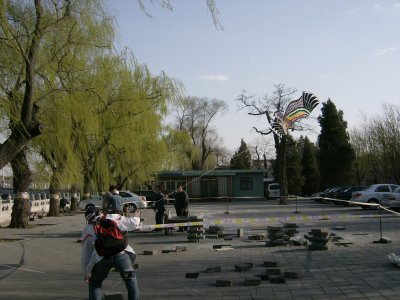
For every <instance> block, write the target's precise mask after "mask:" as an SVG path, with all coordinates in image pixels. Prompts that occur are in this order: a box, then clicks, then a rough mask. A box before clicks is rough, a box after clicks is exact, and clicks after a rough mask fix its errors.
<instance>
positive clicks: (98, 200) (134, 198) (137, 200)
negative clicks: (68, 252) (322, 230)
mask: <svg viewBox="0 0 400 300" xmlns="http://www.w3.org/2000/svg"><path fill="white" fill-rule="evenodd" d="M119 195H120V196H121V197H122V202H123V203H127V204H129V206H131V208H129V210H130V211H134V210H136V209H144V208H147V201H146V197H144V196H139V195H136V194H135V193H132V192H131V191H119ZM89 206H96V207H98V208H100V209H101V208H102V206H103V197H102V196H97V197H93V198H90V199H86V200H82V201H81V202H79V206H78V208H79V210H86V208H88V207H89Z"/></svg>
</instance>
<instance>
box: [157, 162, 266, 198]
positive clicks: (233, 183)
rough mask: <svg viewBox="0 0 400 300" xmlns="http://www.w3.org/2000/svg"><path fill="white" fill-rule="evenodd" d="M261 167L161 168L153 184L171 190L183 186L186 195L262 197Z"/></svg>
mask: <svg viewBox="0 0 400 300" xmlns="http://www.w3.org/2000/svg"><path fill="white" fill-rule="evenodd" d="M265 173H266V170H264V169H252V170H229V169H221V170H212V171H165V172H160V173H158V174H156V177H157V184H158V185H161V187H162V188H163V190H164V191H166V192H167V193H171V192H173V191H175V190H176V189H177V188H178V186H179V185H182V186H184V189H185V190H186V192H187V193H188V195H189V197H190V198H192V199H193V198H198V199H216V198H224V197H229V198H249V199H251V198H253V199H257V198H258V199H260V198H264V181H263V180H264V175H265Z"/></svg>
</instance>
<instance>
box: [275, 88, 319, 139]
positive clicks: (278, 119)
mask: <svg viewBox="0 0 400 300" xmlns="http://www.w3.org/2000/svg"><path fill="white" fill-rule="evenodd" d="M318 104H319V100H318V98H317V96H315V95H313V94H311V93H307V92H303V94H302V95H301V97H300V98H299V99H297V100H293V101H290V102H289V104H288V106H287V107H286V111H285V113H284V114H283V113H282V112H281V111H279V110H278V111H276V112H275V113H274V117H275V119H274V121H273V122H272V123H271V129H272V131H273V132H274V133H275V134H276V135H278V136H279V137H280V138H282V136H283V135H285V134H287V132H288V130H289V129H292V130H293V129H294V122H296V121H297V120H298V119H301V118H305V117H307V116H308V115H309V114H310V113H311V111H312V110H313V109H314V108H315V107H316V106H317V105H318Z"/></svg>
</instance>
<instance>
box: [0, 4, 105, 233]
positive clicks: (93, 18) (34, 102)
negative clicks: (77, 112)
mask: <svg viewBox="0 0 400 300" xmlns="http://www.w3.org/2000/svg"><path fill="white" fill-rule="evenodd" d="M103 15H104V17H103V18H102V16H103ZM109 23H110V19H109V18H108V17H107V16H106V15H105V13H104V11H103V10H102V6H101V1H100V0H90V1H67V0H65V1H50V0H47V1H41V0H35V1H32V2H30V1H4V0H3V1H1V2H0V38H1V41H2V43H1V44H0V53H1V54H0V55H1V60H0V61H1V68H0V72H1V74H0V75H1V77H2V79H3V80H2V81H1V87H0V89H1V90H0V97H1V101H0V113H1V114H2V117H3V118H6V119H7V120H8V121H9V122H8V126H9V135H8V136H7V138H6V141H5V142H4V143H3V144H0V168H3V167H4V166H5V165H6V164H7V163H8V162H9V161H11V166H12V168H13V173H14V177H15V178H14V193H17V197H16V199H15V202H14V206H13V214H12V220H11V226H12V227H26V226H27V220H28V218H27V212H28V208H29V203H28V195H27V191H28V189H29V185H30V182H31V179H30V172H29V166H28V161H27V159H26V157H25V152H24V148H25V147H26V145H27V144H28V143H29V142H30V141H31V140H32V139H33V138H34V137H37V136H39V135H40V134H42V133H43V132H44V131H45V130H46V128H44V127H43V124H42V117H43V115H45V114H46V111H43V110H41V107H43V106H45V103H46V101H47V100H48V99H49V98H50V97H51V96H54V95H56V94H62V93H70V92H72V90H74V89H76V88H77V85H78V83H79V82H77V81H75V85H66V84H65V83H66V81H67V79H70V78H71V77H72V75H71V74H73V73H74V72H75V73H76V72H82V70H80V69H79V68H78V65H77V64H76V60H75V58H79V56H80V51H81V50H82V49H84V48H87V47H90V48H94V47H96V46H100V47H103V46H106V44H107V43H108V46H109V44H110V43H109V41H110V40H109V39H108V40H107V38H105V37H107V36H109V34H110V32H109V31H108V29H109V28H110V26H107V24H109ZM96 32H97V33H98V34H94V33H96ZM78 36H79V37H78ZM55 70H58V71H59V72H58V74H57V73H56V72H55ZM67 74H69V75H67ZM70 82H72V80H70Z"/></svg>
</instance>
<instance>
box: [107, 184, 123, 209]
mask: <svg viewBox="0 0 400 300" xmlns="http://www.w3.org/2000/svg"><path fill="white" fill-rule="evenodd" d="M117 206H118V207H119V208H122V197H121V196H120V195H119V192H118V190H117V186H116V185H110V189H109V191H108V192H107V193H106V194H105V195H104V196H103V205H102V210H103V212H104V213H115V214H121V215H122V214H123V211H122V210H120V211H119V210H117Z"/></svg>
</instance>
